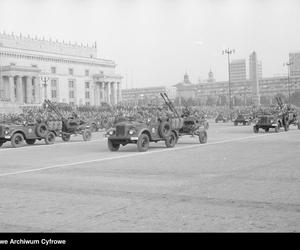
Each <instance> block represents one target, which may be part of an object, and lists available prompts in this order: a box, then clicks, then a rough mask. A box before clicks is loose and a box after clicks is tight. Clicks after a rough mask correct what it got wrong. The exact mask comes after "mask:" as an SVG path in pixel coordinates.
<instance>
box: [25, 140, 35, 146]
mask: <svg viewBox="0 0 300 250" xmlns="http://www.w3.org/2000/svg"><path fill="white" fill-rule="evenodd" d="M25 141H26V143H27V144H28V145H33V144H34V143H35V142H36V139H27V140H25Z"/></svg>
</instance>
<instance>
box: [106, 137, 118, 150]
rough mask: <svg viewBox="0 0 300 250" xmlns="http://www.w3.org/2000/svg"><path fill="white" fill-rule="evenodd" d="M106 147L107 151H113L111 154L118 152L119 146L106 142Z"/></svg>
mask: <svg viewBox="0 0 300 250" xmlns="http://www.w3.org/2000/svg"><path fill="white" fill-rule="evenodd" d="M107 146H108V148H109V150H110V151H113V152H115V151H118V150H119V148H120V144H118V143H113V141H112V140H107Z"/></svg>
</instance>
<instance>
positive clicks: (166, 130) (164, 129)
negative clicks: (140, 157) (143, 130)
mask: <svg viewBox="0 0 300 250" xmlns="http://www.w3.org/2000/svg"><path fill="white" fill-rule="evenodd" d="M158 132H159V135H160V136H161V137H162V138H164V139H166V138H168V137H169V136H170V134H171V124H170V123H169V122H167V121H163V122H161V123H160V124H159V127H158Z"/></svg>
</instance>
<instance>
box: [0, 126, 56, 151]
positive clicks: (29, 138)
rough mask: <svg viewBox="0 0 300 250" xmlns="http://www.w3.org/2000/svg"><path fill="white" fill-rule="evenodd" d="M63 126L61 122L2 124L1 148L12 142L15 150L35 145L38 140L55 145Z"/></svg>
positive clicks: (0, 128)
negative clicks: (4, 144) (25, 145)
mask: <svg viewBox="0 0 300 250" xmlns="http://www.w3.org/2000/svg"><path fill="white" fill-rule="evenodd" d="M61 126H62V124H61V123H59V122H47V123H46V122H40V123H35V124H27V123H24V124H23V125H17V124H0V147H1V146H2V145H3V143H5V142H7V141H10V142H11V145H12V146H13V147H15V148H18V147H21V146H24V144H25V142H26V143H27V144H28V145H33V144H34V143H35V142H36V141H37V140H45V143H46V144H53V143H54V142H55V137H57V136H59V134H60V131H61Z"/></svg>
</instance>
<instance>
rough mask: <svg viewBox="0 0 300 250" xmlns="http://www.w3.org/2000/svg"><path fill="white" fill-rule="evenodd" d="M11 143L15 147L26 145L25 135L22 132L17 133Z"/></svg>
mask: <svg viewBox="0 0 300 250" xmlns="http://www.w3.org/2000/svg"><path fill="white" fill-rule="evenodd" d="M11 145H12V146H13V147H14V148H19V147H22V146H24V136H23V135H22V134H21V133H15V134H14V135H13V136H12V137H11Z"/></svg>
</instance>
